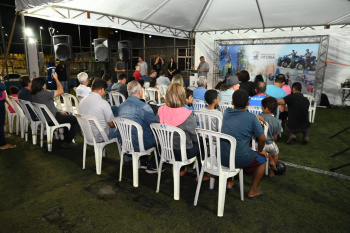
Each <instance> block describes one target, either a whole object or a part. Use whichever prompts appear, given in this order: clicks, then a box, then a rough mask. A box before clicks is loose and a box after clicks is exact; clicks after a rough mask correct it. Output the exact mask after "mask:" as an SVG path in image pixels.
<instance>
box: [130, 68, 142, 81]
mask: <svg viewBox="0 0 350 233" xmlns="http://www.w3.org/2000/svg"><path fill="white" fill-rule="evenodd" d="M140 71H141V66H140V65H136V66H135V72H134V74H133V75H132V76H133V77H134V78H135V81H138V80H140V79H142V76H141V73H140Z"/></svg>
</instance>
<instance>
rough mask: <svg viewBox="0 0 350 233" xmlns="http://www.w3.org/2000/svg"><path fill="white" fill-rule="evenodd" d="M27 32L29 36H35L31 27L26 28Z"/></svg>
mask: <svg viewBox="0 0 350 233" xmlns="http://www.w3.org/2000/svg"><path fill="white" fill-rule="evenodd" d="M25 33H26V35H27V36H29V37H30V36H33V31H32V29H30V28H26V29H25Z"/></svg>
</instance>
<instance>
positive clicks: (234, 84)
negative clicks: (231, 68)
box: [219, 76, 241, 102]
mask: <svg viewBox="0 0 350 233" xmlns="http://www.w3.org/2000/svg"><path fill="white" fill-rule="evenodd" d="M240 83H241V82H240V81H239V80H238V77H237V76H230V77H228V78H227V79H226V84H225V86H226V88H227V89H226V90H225V91H221V92H220V93H219V101H220V102H221V101H226V102H232V95H233V93H234V92H235V91H237V90H238V89H239V86H240Z"/></svg>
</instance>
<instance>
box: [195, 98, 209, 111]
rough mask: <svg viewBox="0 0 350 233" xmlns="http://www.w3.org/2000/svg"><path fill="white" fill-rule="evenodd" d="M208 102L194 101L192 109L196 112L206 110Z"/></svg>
mask: <svg viewBox="0 0 350 233" xmlns="http://www.w3.org/2000/svg"><path fill="white" fill-rule="evenodd" d="M205 106H206V102H205V101H204V100H198V99H193V102H192V107H193V109H194V110H199V109H202V108H205Z"/></svg>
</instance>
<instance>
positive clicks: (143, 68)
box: [136, 56, 148, 81]
mask: <svg viewBox="0 0 350 233" xmlns="http://www.w3.org/2000/svg"><path fill="white" fill-rule="evenodd" d="M137 64H138V65H140V66H141V71H140V73H141V77H142V79H143V80H145V78H146V77H147V75H148V66H147V63H146V62H145V61H143V57H142V56H139V63H137ZM136 81H137V80H136Z"/></svg>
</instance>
